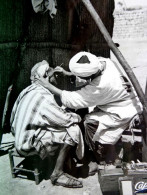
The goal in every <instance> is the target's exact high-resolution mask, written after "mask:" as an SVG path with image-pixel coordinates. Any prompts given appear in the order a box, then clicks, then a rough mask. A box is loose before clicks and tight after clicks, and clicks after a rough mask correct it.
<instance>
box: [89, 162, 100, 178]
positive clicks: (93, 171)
mask: <svg viewBox="0 0 147 195" xmlns="http://www.w3.org/2000/svg"><path fill="white" fill-rule="evenodd" d="M88 166H89V173H88V175H89V176H91V175H95V174H96V173H97V171H98V164H97V163H96V162H92V161H91V162H90V163H89V165H88Z"/></svg>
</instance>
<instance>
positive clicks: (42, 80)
mask: <svg viewBox="0 0 147 195" xmlns="http://www.w3.org/2000/svg"><path fill="white" fill-rule="evenodd" d="M35 83H39V84H40V85H42V86H43V87H45V88H47V86H48V85H49V81H48V79H46V78H44V77H42V76H39V77H36V78H35Z"/></svg>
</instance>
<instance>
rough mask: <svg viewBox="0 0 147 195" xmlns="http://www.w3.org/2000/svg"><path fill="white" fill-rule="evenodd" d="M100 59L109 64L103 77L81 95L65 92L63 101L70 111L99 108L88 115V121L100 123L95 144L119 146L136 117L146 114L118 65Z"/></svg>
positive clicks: (94, 139)
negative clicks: (124, 133)
mask: <svg viewBox="0 0 147 195" xmlns="http://www.w3.org/2000/svg"><path fill="white" fill-rule="evenodd" d="M98 59H99V60H100V61H101V60H102V61H103V62H105V63H106V66H105V68H104V70H103V71H102V74H101V75H100V76H97V77H96V78H95V79H93V80H92V81H91V82H90V83H89V84H88V85H86V86H85V87H83V88H81V89H80V90H78V91H74V92H69V91H65V90H64V91H62V96H61V100H62V103H63V104H64V105H65V106H66V107H69V108H74V109H79V108H86V107H93V106H96V109H95V111H93V112H92V113H90V114H88V115H87V120H88V119H92V120H94V121H99V127H98V129H97V131H96V133H95V135H94V137H93V141H99V142H100V143H102V144H115V143H116V142H117V141H118V139H119V138H120V136H121V134H122V132H123V131H124V130H125V129H126V128H127V127H128V125H129V122H130V121H131V119H132V118H133V116H135V115H136V114H137V113H140V112H142V105H141V103H140V101H139V99H138V97H137V95H136V93H135V91H134V88H133V87H132V86H131V84H130V85H129V86H128V83H126V82H125V80H124V77H123V75H121V74H120V72H119V71H118V69H117V68H116V66H115V64H114V63H113V62H112V61H111V60H110V59H108V58H98Z"/></svg>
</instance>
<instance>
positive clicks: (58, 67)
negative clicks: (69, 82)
mask: <svg viewBox="0 0 147 195" xmlns="http://www.w3.org/2000/svg"><path fill="white" fill-rule="evenodd" d="M54 72H62V73H63V72H64V69H63V68H62V67H60V66H57V67H56V68H55V69H54Z"/></svg>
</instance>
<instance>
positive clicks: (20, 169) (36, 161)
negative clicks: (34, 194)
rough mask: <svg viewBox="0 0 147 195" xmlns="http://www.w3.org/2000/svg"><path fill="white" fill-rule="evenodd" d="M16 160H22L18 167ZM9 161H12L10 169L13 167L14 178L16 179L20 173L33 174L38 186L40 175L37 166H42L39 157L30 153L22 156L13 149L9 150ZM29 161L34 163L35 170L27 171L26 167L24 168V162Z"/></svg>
mask: <svg viewBox="0 0 147 195" xmlns="http://www.w3.org/2000/svg"><path fill="white" fill-rule="evenodd" d="M15 158H19V159H22V160H21V162H20V163H18V164H17V165H15V161H14V160H15ZM9 159H10V167H11V174H12V177H13V178H15V177H16V176H17V175H18V173H20V172H26V173H32V174H33V175H34V178H35V183H36V185H38V184H39V183H40V178H39V176H40V173H41V172H39V169H38V166H37V164H39V165H40V163H41V161H42V160H41V159H40V157H39V156H38V155H36V154H34V153H29V154H28V155H27V156H21V155H20V154H19V153H18V152H17V151H16V149H12V150H9ZM27 159H31V161H32V163H31V164H32V165H33V170H30V169H26V168H24V167H22V165H23V162H24V160H27Z"/></svg>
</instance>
